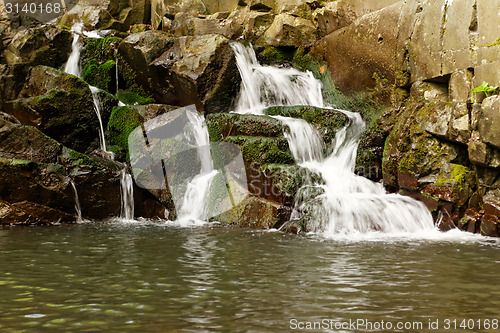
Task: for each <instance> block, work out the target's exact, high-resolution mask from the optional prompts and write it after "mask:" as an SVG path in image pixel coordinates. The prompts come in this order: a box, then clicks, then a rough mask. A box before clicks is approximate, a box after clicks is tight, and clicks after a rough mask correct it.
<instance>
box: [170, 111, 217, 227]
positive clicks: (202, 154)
mask: <svg viewBox="0 0 500 333" xmlns="http://www.w3.org/2000/svg"><path fill="white" fill-rule="evenodd" d="M187 117H188V120H189V125H190V126H187V131H188V132H189V133H186V136H187V137H191V138H193V139H194V142H193V143H194V145H195V146H196V147H197V151H198V156H199V158H200V161H201V167H200V173H199V174H198V175H196V176H195V177H194V178H193V179H192V180H191V181H190V182H189V184H188V185H187V189H186V192H185V194H184V198H183V201H182V205H181V206H180V208H179V210H178V220H179V221H181V222H182V221H191V222H199V221H206V220H207V219H208V201H209V197H210V187H211V185H212V181H213V179H214V177H215V176H216V175H217V173H218V172H217V171H216V170H214V166H213V160H212V156H211V153H210V138H209V135H208V129H207V125H206V123H205V120H204V118H203V117H202V116H201V115H199V114H198V112H196V111H191V110H188V111H187Z"/></svg>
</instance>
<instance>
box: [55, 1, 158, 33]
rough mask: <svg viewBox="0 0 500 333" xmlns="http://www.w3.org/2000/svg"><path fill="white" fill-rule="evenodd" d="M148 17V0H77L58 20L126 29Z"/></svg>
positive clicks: (149, 14)
mask: <svg viewBox="0 0 500 333" xmlns="http://www.w3.org/2000/svg"><path fill="white" fill-rule="evenodd" d="M150 17H151V1H150V0H133V1H132V0H104V1H99V0H79V1H78V3H77V5H76V6H74V7H73V8H72V9H71V10H69V11H68V12H66V13H65V14H64V15H63V16H62V17H61V18H60V20H59V22H60V23H61V24H64V25H67V26H71V25H73V24H75V23H78V22H82V23H84V24H85V25H86V26H89V27H92V28H101V29H105V28H113V29H119V30H124V31H126V30H127V29H128V28H129V27H130V26H131V25H134V24H140V23H147V22H149V20H150Z"/></svg>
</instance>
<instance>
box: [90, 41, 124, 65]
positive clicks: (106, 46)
mask: <svg viewBox="0 0 500 333" xmlns="http://www.w3.org/2000/svg"><path fill="white" fill-rule="evenodd" d="M122 40H123V39H122V38H119V37H106V38H87V39H85V51H84V55H83V57H84V58H87V59H89V60H91V59H93V60H96V61H97V62H98V63H104V62H106V61H108V60H115V49H116V46H117V45H118V44H120V43H121V41H122ZM84 64H85V63H84Z"/></svg>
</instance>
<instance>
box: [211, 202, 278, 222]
mask: <svg viewBox="0 0 500 333" xmlns="http://www.w3.org/2000/svg"><path fill="white" fill-rule="evenodd" d="M279 208H280V206H279V205H278V204H276V203H274V202H271V201H267V200H265V199H262V198H258V197H254V196H248V197H247V198H246V199H245V200H243V201H242V202H240V203H239V204H238V205H237V206H236V207H234V208H233V209H231V210H228V211H226V212H224V213H222V214H220V215H218V216H215V217H213V218H211V220H213V221H219V222H222V223H226V224H232V225H237V226H239V227H244V228H254V229H270V228H272V227H273V226H274V225H275V224H276V223H277V222H278V209H279Z"/></svg>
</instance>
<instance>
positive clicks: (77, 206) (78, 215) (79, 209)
mask: <svg viewBox="0 0 500 333" xmlns="http://www.w3.org/2000/svg"><path fill="white" fill-rule="evenodd" d="M69 183H70V184H71V187H72V188H73V195H74V196H75V213H76V222H81V221H82V206H81V205H80V198H79V197H78V191H77V190H76V185H75V182H74V181H73V179H70V181H69Z"/></svg>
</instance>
